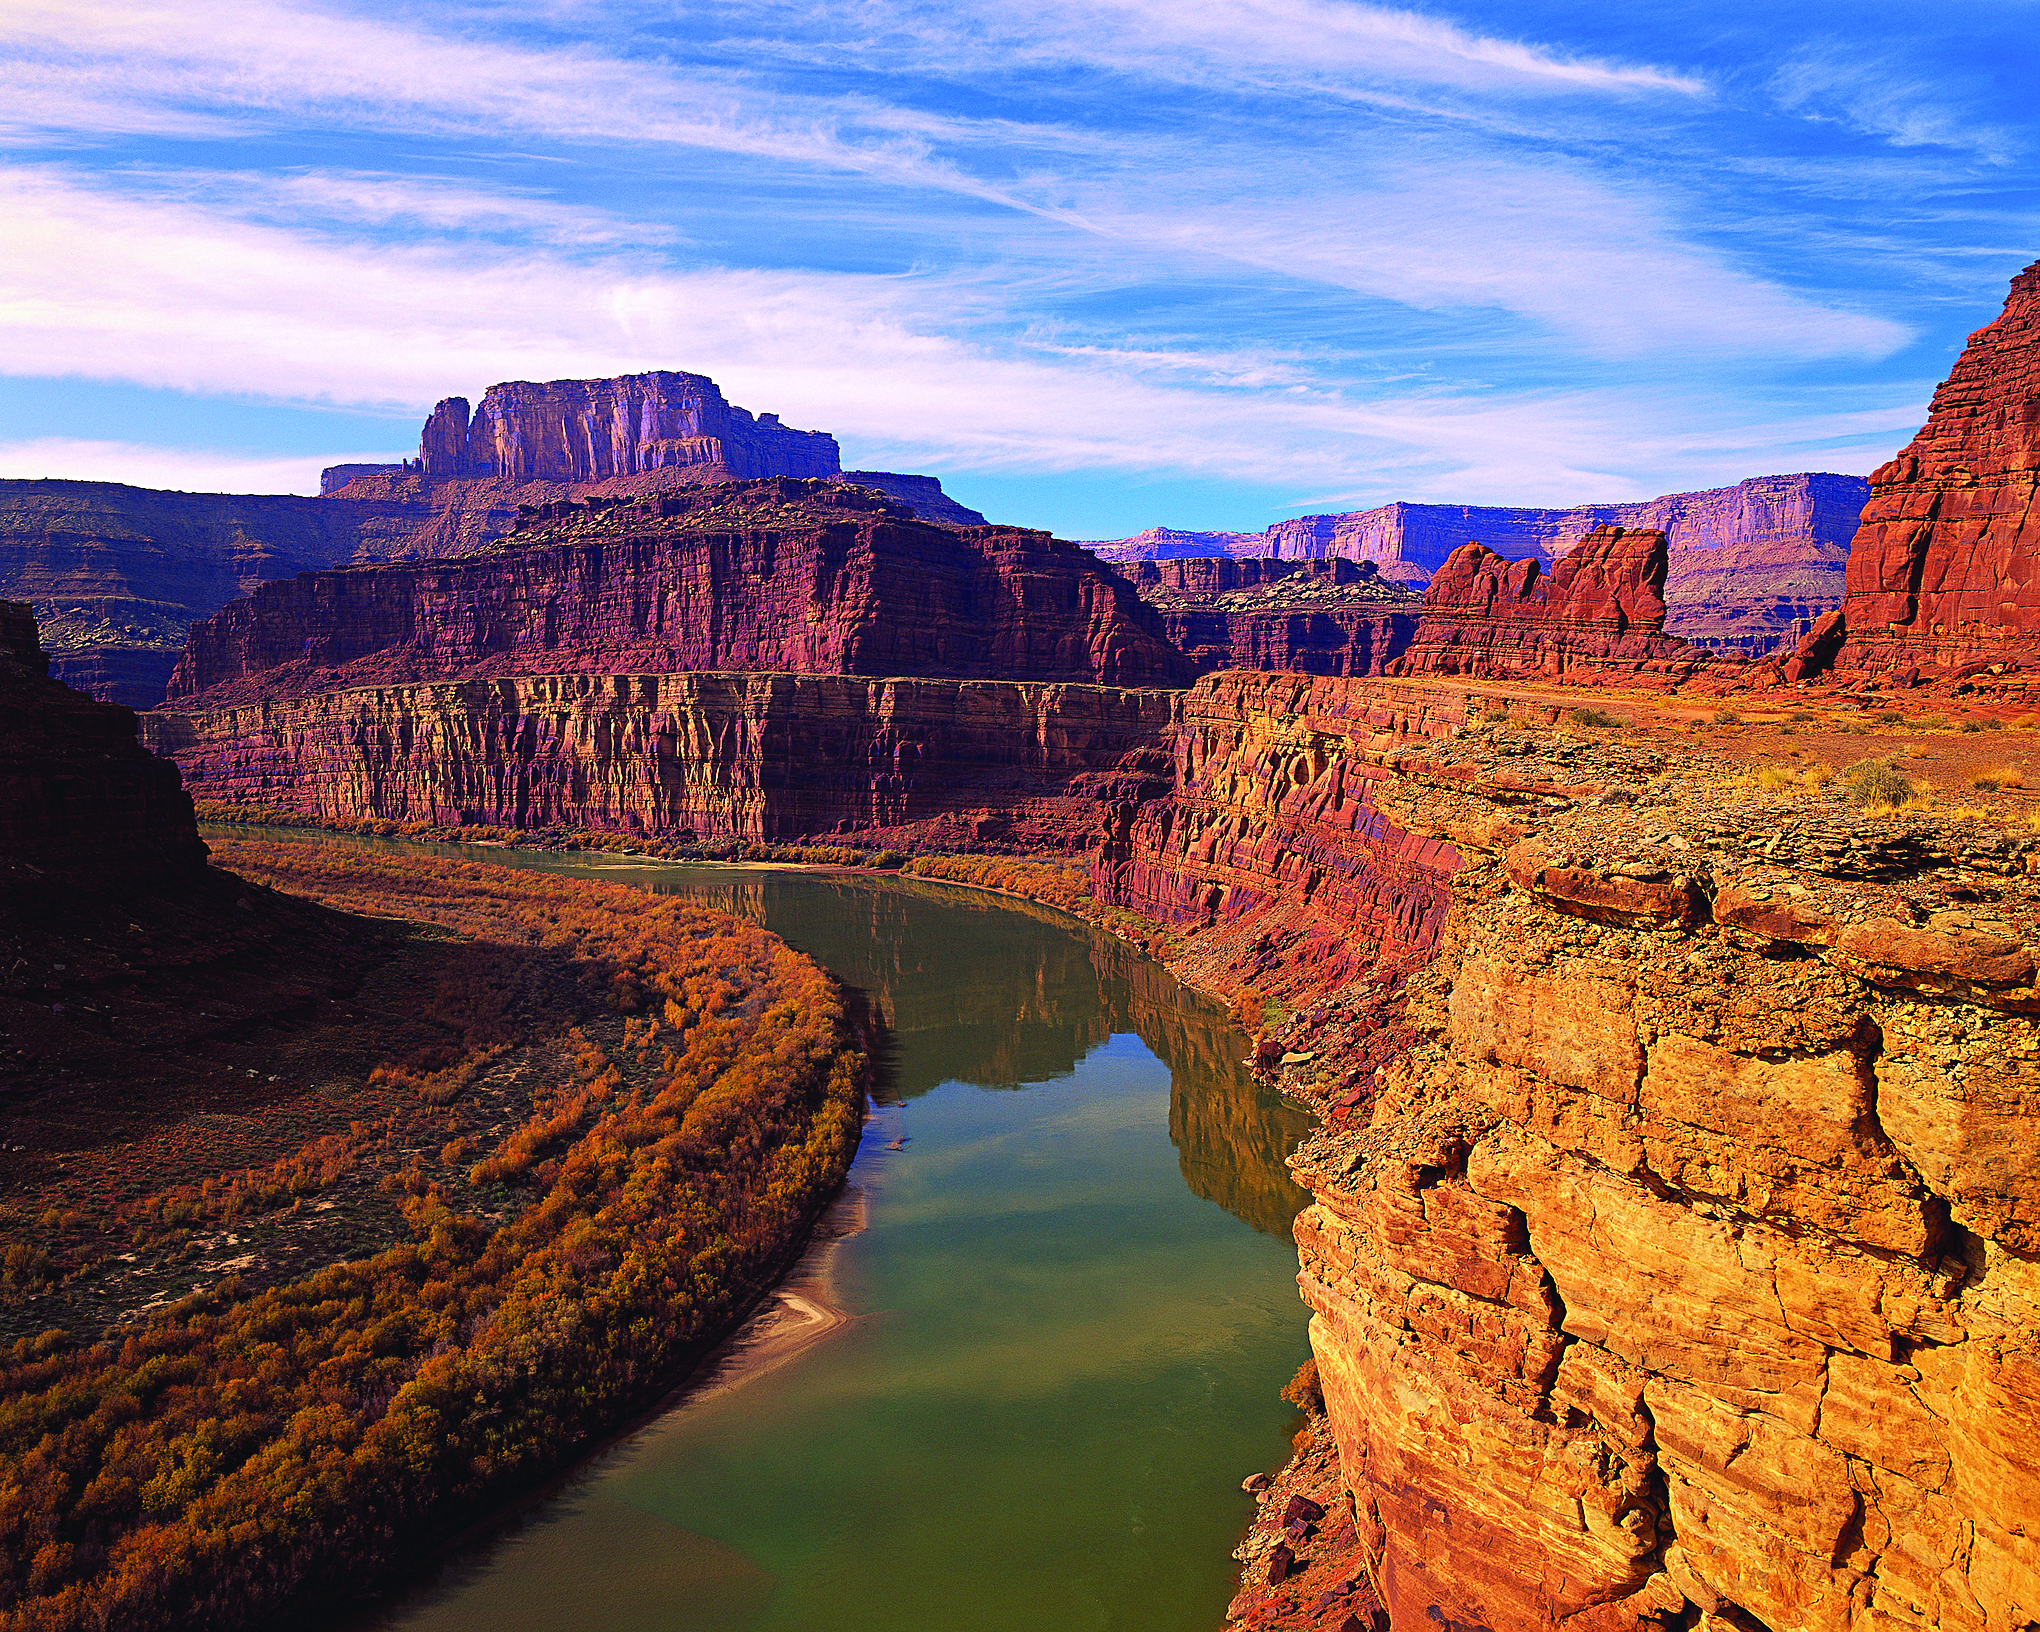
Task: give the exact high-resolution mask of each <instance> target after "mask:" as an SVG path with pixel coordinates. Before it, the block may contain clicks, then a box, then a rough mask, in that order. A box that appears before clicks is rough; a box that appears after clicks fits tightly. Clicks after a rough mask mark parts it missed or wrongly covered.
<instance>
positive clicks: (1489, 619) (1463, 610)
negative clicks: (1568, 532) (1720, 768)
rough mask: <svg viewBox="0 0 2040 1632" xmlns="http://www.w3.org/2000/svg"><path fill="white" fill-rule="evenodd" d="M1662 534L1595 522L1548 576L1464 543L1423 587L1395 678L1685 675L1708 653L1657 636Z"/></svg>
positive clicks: (1534, 565)
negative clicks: (1662, 671) (1411, 633)
mask: <svg viewBox="0 0 2040 1632" xmlns="http://www.w3.org/2000/svg"><path fill="white" fill-rule="evenodd" d="M1666 565H1667V556H1666V548H1665V535H1664V534H1663V533H1662V532H1661V531H1659V530H1658V529H1656V528H1623V527H1598V528H1596V529H1595V530H1594V531H1593V532H1591V533H1589V534H1588V535H1587V536H1586V537H1585V538H1583V539H1581V540H1580V542H1579V543H1578V544H1577V545H1575V546H1574V547H1573V548H1572V549H1571V550H1569V551H1568V552H1567V553H1566V555H1565V558H1564V559H1563V560H1561V561H1560V562H1559V563H1558V565H1557V566H1555V567H1553V568H1552V569H1551V571H1550V573H1549V574H1548V575H1547V574H1546V573H1545V571H1544V569H1543V568H1542V566H1540V564H1539V563H1538V562H1536V561H1534V560H1524V561H1513V562H1512V561H1507V560H1504V559H1503V558H1502V557H1501V556H1499V555H1497V554H1495V552H1494V551H1492V550H1490V549H1488V548H1487V547H1486V546H1485V545H1482V544H1466V545H1462V546H1461V547H1460V548H1459V549H1457V550H1455V551H1453V553H1452V557H1451V559H1450V560H1448V561H1447V562H1446V563H1445V565H1444V566H1443V567H1441V568H1440V569H1439V571H1438V573H1437V575H1436V576H1435V577H1434V578H1433V579H1432V580H1431V584H1430V587H1429V588H1428V589H1426V590H1425V591H1424V601H1423V607H1422V610H1421V613H1420V615H1419V619H1418V623H1417V631H1416V635H1415V637H1414V638H1413V639H1412V641H1411V642H1410V646H1409V650H1408V651H1407V652H1405V653H1404V655H1403V657H1402V659H1401V660H1400V661H1399V662H1398V663H1397V664H1396V666H1395V672H1397V673H1401V674H1463V675H1499V674H1525V675H1528V674H1543V675H1550V676H1552V677H1554V678H1558V677H1563V676H1568V675H1577V674H1580V673H1582V672H1588V673H1603V674H1614V673H1629V674H1636V673H1641V672H1643V671H1645V670H1649V669H1663V668H1665V667H1666V666H1667V665H1670V666H1671V667H1672V668H1673V670H1674V671H1676V672H1684V673H1690V672H1692V671H1693V670H1694V669H1696V668H1698V667H1699V666H1700V664H1702V663H1703V662H1704V661H1705V660H1706V654H1705V653H1704V652H1703V651H1701V650H1700V649H1699V648H1697V647H1692V646H1689V645H1687V644H1686V643H1685V642H1684V641H1680V640H1674V639H1672V638H1670V637H1668V636H1666V635H1665V633H1664V623H1665V602H1664V583H1665V571H1666Z"/></svg>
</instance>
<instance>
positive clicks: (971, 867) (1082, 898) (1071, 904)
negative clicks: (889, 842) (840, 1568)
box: [903, 856, 1091, 912]
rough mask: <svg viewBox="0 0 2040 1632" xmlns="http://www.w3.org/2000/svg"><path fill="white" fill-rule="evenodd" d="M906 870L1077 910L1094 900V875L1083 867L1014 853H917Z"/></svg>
mask: <svg viewBox="0 0 2040 1632" xmlns="http://www.w3.org/2000/svg"><path fill="white" fill-rule="evenodd" d="M903 871H904V872H905V873H906V874H907V875H908V876H909V877H912V878H942V879H948V880H949V881H950V882H952V883H956V884H975V885H977V886H978V887H979V888H980V889H987V890H1004V891H1005V892H1006V893H1007V894H1009V895H1022V896H1025V897H1026V898H1027V899H1028V900H1030V901H1040V902H1043V903H1045V904H1046V905H1048V906H1051V907H1061V908H1062V909H1063V910H1064V911H1066V912H1074V911H1075V910H1076V909H1077V907H1078V906H1079V905H1080V904H1081V903H1083V902H1086V901H1089V900H1090V899H1091V875H1090V873H1089V871H1088V870H1086V869H1085V868H1083V867H1068V866H1059V865H1057V864H1056V863H1055V862H1050V861H1020V860H1017V859H1015V858H1014V857H1012V856H916V857H915V858H914V859H913V860H912V861H910V862H908V863H907V864H906V867H905V868H904V869H903Z"/></svg>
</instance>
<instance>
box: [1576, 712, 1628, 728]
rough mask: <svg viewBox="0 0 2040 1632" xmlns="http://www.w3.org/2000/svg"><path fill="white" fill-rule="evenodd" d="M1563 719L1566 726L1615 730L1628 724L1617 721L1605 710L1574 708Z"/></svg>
mask: <svg viewBox="0 0 2040 1632" xmlns="http://www.w3.org/2000/svg"><path fill="white" fill-rule="evenodd" d="M1565 718H1566V723H1567V724H1568V725H1591V726H1596V727H1612V728H1616V729H1619V728H1621V727H1622V726H1625V725H1627V724H1628V723H1629V722H1628V721H1627V720H1621V719H1617V718H1616V717H1615V716H1614V715H1613V714H1610V713H1608V712H1607V711H1606V710H1605V709H1599V708H1575V709H1572V710H1569V711H1568V712H1567V714H1566V717H1565Z"/></svg>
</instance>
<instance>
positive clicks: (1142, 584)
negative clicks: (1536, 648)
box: [1126, 557, 1419, 674]
mask: <svg viewBox="0 0 2040 1632" xmlns="http://www.w3.org/2000/svg"><path fill="white" fill-rule="evenodd" d="M1126 577H1127V579H1128V581H1129V582H1130V583H1132V585H1133V586H1134V588H1135V589H1136V590H1138V591H1139V592H1140V597H1141V599H1142V600H1144V601H1146V602H1147V603H1148V605H1150V606H1152V607H1153V608H1154V609H1155V610H1156V611H1157V612H1159V613H1160V614H1161V615H1162V626H1163V628H1164V629H1166V630H1167V631H1168V635H1169V639H1170V640H1172V641H1173V642H1175V644H1176V645H1177V646H1178V647H1179V648H1181V650H1182V651H1183V653H1184V655H1186V656H1187V657H1188V658H1189V659H1190V660H1191V662H1192V663H1194V664H1196V666H1197V668H1198V671H1199V672H1200V673H1206V674H1208V673H1210V672H1211V671H1213V670H1215V669H1288V670H1292V671H1294V672H1296V673H1299V674H1380V673H1382V672H1383V671H1384V670H1385V669H1386V668H1387V666H1388V665H1389V664H1390V663H1391V662H1393V661H1394V660H1395V659H1396V658H1397V657H1399V656H1400V655H1401V654H1402V651H1403V648H1404V647H1406V646H1408V645H1409V643H1410V637H1411V636H1412V635H1413V634H1414V633H1415V631H1416V627H1417V619H1416V611H1417V604H1418V599H1419V597H1418V596H1417V595H1416V594H1415V593H1414V592H1412V591H1410V590H1406V589H1403V588H1400V587H1399V586H1397V585H1395V584H1392V583H1390V582H1388V581H1387V580H1386V579H1384V578H1382V577H1381V576H1380V574H1379V573H1377V572H1376V571H1375V570H1374V564H1373V563H1372V562H1353V561H1348V560H1345V559H1344V558H1335V559H1332V560H1327V561H1270V560H1243V561H1235V560H1231V559H1228V558H1225V557H1202V558H1186V559H1173V560H1156V561H1141V562H1134V563H1129V564H1128V565H1127V567H1126Z"/></svg>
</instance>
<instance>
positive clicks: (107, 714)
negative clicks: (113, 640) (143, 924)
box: [0, 601, 206, 909]
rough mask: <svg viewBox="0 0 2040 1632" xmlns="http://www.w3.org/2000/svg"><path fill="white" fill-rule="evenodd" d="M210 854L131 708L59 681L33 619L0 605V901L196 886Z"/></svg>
mask: <svg viewBox="0 0 2040 1632" xmlns="http://www.w3.org/2000/svg"><path fill="white" fill-rule="evenodd" d="M205 856H206V850H205V846H204V845H203V844H201V843H200V842H199V838H198V830H197V828H196V827H195V826H194V825H193V822H192V815H191V800H190V799H189V798H188V797H186V795H185V793H184V791H183V789H182V787H181V785H180V783H179V781H178V776H177V772H176V770H175V768H174V767H172V766H170V765H167V764H165V763H164V762H163V761H162V760H160V759H157V758H155V757H154V756H153V755H151V754H148V753H146V752H144V751H143V749H142V748H141V747H140V746H139V745H138V744H137V743H136V741H135V716H134V714H133V712H132V711H131V710H129V709H125V708H121V707H118V706H116V705H113V704H109V703H100V702H95V701H93V699H91V698H90V697H87V696H85V695H84V694H83V693H81V692H76V691H73V690H71V689H70V688H69V687H68V686H65V685H62V684H61V683H59V682H58V681H55V680H52V679H51V678H50V677H49V660H48V658H47V657H46V656H45V655H44V653H43V650H42V647H41V646H40V644H39V643H38V641H37V638H36V627H35V617H34V614H33V612H32V611H31V610H30V608H29V607H28V606H27V605H26V604H25V603H23V602H20V601H0V905H4V906H5V907H7V908H10V909H11V908H15V907H19V906H22V905H24V904H26V903H31V902H34V901H37V900H50V899H55V898H57V897H63V898H67V899H68V898H71V897H75V896H78V895H81V894H82V895H86V896H97V895H102V894H111V893H115V892H118V891H120V890H123V889H126V888H130V887H135V886H140V885H159V884H164V883H175V882H179V881H183V880H188V879H191V878H194V877H196V876H198V875H199V874H201V873H203V871H204V870H205Z"/></svg>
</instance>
